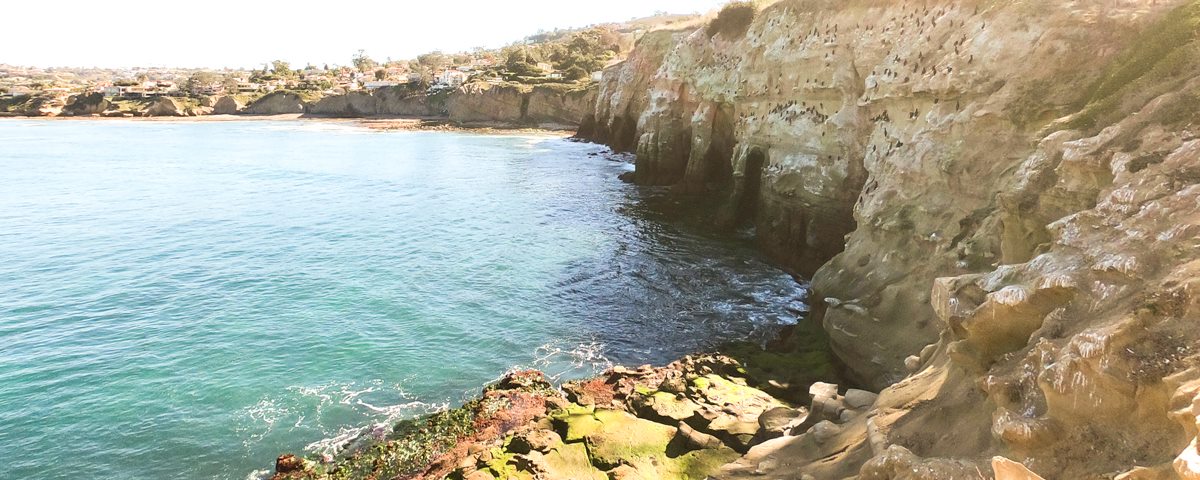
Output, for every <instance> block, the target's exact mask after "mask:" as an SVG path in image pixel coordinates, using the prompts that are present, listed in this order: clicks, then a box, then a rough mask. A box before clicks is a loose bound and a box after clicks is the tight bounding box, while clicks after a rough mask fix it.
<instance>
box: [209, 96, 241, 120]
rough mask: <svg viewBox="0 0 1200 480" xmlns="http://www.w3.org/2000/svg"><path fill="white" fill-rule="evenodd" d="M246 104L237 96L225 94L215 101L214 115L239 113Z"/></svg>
mask: <svg viewBox="0 0 1200 480" xmlns="http://www.w3.org/2000/svg"><path fill="white" fill-rule="evenodd" d="M245 107H246V106H245V105H243V104H242V102H241V101H240V100H238V99H237V97H232V96H224V97H221V98H218V99H217V100H216V102H214V103H213V107H212V108H213V115H237V114H238V113H241V111H242V109H243V108H245Z"/></svg>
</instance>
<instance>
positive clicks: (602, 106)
mask: <svg viewBox="0 0 1200 480" xmlns="http://www.w3.org/2000/svg"><path fill="white" fill-rule="evenodd" d="M684 35H686V33H685V32H674V31H667V30H659V31H653V32H650V33H647V34H646V35H645V36H643V37H642V38H641V40H639V41H638V43H637V46H636V48H634V50H633V51H632V52H631V53H630V54H629V58H628V59H626V60H625V61H624V62H621V63H620V64H617V65H615V66H613V67H612V68H609V69H608V70H605V72H604V74H603V76H602V77H601V81H600V85H599V86H598V87H597V92H596V98H597V99H596V106H595V109H594V110H593V111H592V112H590V114H585V115H584V119H583V123H582V125H580V128H579V133H578V136H579V138H582V139H584V140H591V141H594V142H598V143H604V144H606V145H609V146H610V147H612V149H613V150H614V151H617V152H632V151H634V149H635V148H636V147H637V132H638V119H639V118H640V116H641V114H642V112H645V111H646V110H647V109H648V108H649V96H648V95H647V94H646V93H647V92H648V91H649V90H650V82H651V81H652V80H653V78H654V75H655V74H656V73H657V72H658V70H659V68H661V67H662V65H663V59H664V57H665V56H666V55H667V53H668V52H670V51H671V49H672V48H673V47H674V46H675V44H676V42H677V41H678V39H679V38H681V37H682V36H684Z"/></svg>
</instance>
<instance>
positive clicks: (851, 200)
mask: <svg viewBox="0 0 1200 480" xmlns="http://www.w3.org/2000/svg"><path fill="white" fill-rule="evenodd" d="M1198 19H1200V7H1198V6H1197V5H1195V4H1192V3H1190V2H1181V1H1174V2H1131V1H1124V0H1093V1H1076V2H1049V3H1039V4H1038V5H1036V6H1035V5H1032V4H1025V3H1012V4H1006V3H996V2H983V1H978V2H975V1H967V2H943V3H913V2H907V3H895V2H883V1H865V0H860V1H850V2H844V1H838V2H835V1H832V0H829V1H815V0H806V1H800V0H794V1H782V2H778V3H776V4H774V5H772V6H770V7H768V8H767V9H766V10H765V11H762V12H760V13H759V15H758V17H757V19H756V20H755V21H754V22H753V23H752V24H751V25H750V26H749V28H748V31H747V32H746V34H745V35H744V36H738V37H737V38H727V37H725V36H724V34H722V35H718V36H716V37H712V38H710V37H709V35H708V34H707V33H706V32H704V31H702V30H701V31H695V32H657V33H654V34H650V35H648V36H647V37H645V38H644V39H643V40H642V42H641V43H640V44H639V47H638V50H637V51H635V53H634V54H633V55H632V56H631V57H630V60H629V61H627V62H625V63H624V64H621V65H618V66H615V67H613V68H612V69H610V70H609V71H607V72H606V73H605V77H604V81H603V82H602V83H601V86H600V89H599V98H598V100H597V103H596V107H595V110H594V113H593V115H592V116H591V117H589V118H588V119H587V120H586V121H585V123H584V126H585V128H583V129H581V136H584V137H585V138H591V139H595V140H599V141H603V142H606V143H609V144H610V145H612V146H613V148H614V149H617V150H636V152H637V172H636V174H635V176H634V177H635V181H636V182H638V183H642V184H648V185H671V186H674V187H675V188H674V189H675V191H677V192H679V193H680V194H681V195H692V196H694V198H697V199H699V201H705V202H708V201H712V200H713V199H716V200H718V204H719V206H718V207H717V208H716V209H715V210H714V211H713V218H714V219H715V221H716V222H717V223H719V224H722V225H725V226H729V227H735V226H753V227H754V228H755V230H754V231H755V233H756V236H757V238H758V241H759V243H760V244H761V245H762V247H763V248H764V249H765V251H766V252H768V253H769V254H771V255H773V256H774V257H776V258H777V259H779V260H780V261H781V262H783V263H784V264H785V265H787V266H789V267H791V268H794V269H795V270H797V271H800V272H803V273H806V274H812V275H813V287H814V290H815V295H814V298H818V299H824V301H823V302H822V304H821V305H814V310H815V320H816V321H819V322H821V324H822V325H823V327H824V328H825V330H826V332H827V333H828V335H829V337H830V342H831V344H832V347H833V349H834V351H835V353H836V354H837V355H838V357H839V358H840V359H841V360H842V362H844V364H845V367H846V370H847V373H848V374H849V375H850V376H852V377H853V378H855V379H857V380H858V381H859V382H860V383H862V384H864V385H868V386H872V387H875V388H885V387H886V388H885V389H884V390H883V392H882V394H881V396H880V398H879V400H878V402H877V403H876V404H875V406H874V408H873V410H872V411H871V412H870V413H869V414H867V415H863V416H861V417H857V418H855V419H853V420H851V421H849V422H847V423H845V424H842V425H832V424H830V425H829V426H828V428H820V429H817V428H814V429H813V431H810V432H809V433H805V434H803V435H799V436H795V437H784V438H782V439H777V440H772V441H770V442H767V443H764V444H762V445H759V446H756V447H755V448H754V449H752V450H751V451H750V452H749V454H748V455H747V456H746V457H744V458H743V459H742V460H739V461H738V462H735V463H734V464H731V465H729V466H728V467H727V469H726V472H725V475H724V476H721V478H741V477H742V476H745V477H747V478H749V477H751V476H755V477H756V478H761V477H763V476H765V477H766V478H798V476H799V475H802V474H810V475H813V477H814V478H844V477H850V476H855V475H858V476H859V478H871V479H877V478H897V479H899V478H906V479H911V478H930V479H933V478H939V479H941V478H979V476H980V472H992V471H993V468H992V465H991V458H992V457H993V456H1004V457H1007V458H1010V459H1014V460H1016V461H1017V462H1021V463H1023V464H1024V465H1025V466H1027V467H1028V468H1030V469H1031V470H1032V471H1034V472H1037V473H1039V474H1041V475H1043V476H1045V477H1046V478H1112V477H1114V476H1118V478H1128V479H1133V478H1200V456H1198V455H1200V454H1198V452H1197V450H1196V448H1197V447H1196V443H1195V440H1194V439H1195V437H1196V433H1197V425H1196V421H1197V420H1196V416H1197V414H1198V413H1200V403H1198V402H1200V399H1198V397H1197V392H1198V391H1200V355H1198V352H1197V351H1196V349H1197V348H1200V328H1198V327H1200V325H1198V323H1200V293H1198V290H1197V289H1198V288H1200V248H1198V247H1200V200H1198V199H1200V141H1198V140H1196V139H1195V134H1194V133H1193V132H1194V131H1195V123H1194V121H1195V120H1197V118H1196V115H1197V112H1198V111H1200V110H1198V108H1197V107H1200V100H1198V99H1200V96H1198V94H1200V80H1194V79H1196V78H1200V77H1198V76H1197V73H1200V48H1198V47H1197V44H1196V42H1195V38H1196V29H1197V27H1196V25H1198V24H1200V23H1198V22H1197V20H1198ZM631 124H636V127H631V126H630V125H631ZM1189 443H1190V446H1189ZM1181 452H1183V453H1181ZM1177 457H1178V460H1176V459H1177ZM997 463H998V464H999V465H1000V466H999V467H997V468H996V469H995V470H994V471H995V472H1001V471H1007V469H1008V468H1009V467H1011V468H1012V469H1019V468H1024V467H1019V466H1013V465H1009V466H1008V467H1006V466H1005V465H1008V464H1005V463H1004V461H1003V460H998V461H997ZM997 474H998V473H997ZM1120 475H1123V476H1120ZM985 476H990V475H985ZM1001 478H1004V477H1001ZM1007 478H1021V477H1007Z"/></svg>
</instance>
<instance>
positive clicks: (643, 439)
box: [584, 410, 675, 470]
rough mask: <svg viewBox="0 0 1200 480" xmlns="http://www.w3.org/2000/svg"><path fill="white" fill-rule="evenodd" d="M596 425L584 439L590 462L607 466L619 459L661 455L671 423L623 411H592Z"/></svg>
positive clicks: (671, 433) (670, 434)
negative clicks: (662, 422)
mask: <svg viewBox="0 0 1200 480" xmlns="http://www.w3.org/2000/svg"><path fill="white" fill-rule="evenodd" d="M595 417H596V421H598V422H599V424H600V425H599V428H597V429H596V430H594V431H592V432H591V433H590V434H589V435H587V436H586V438H585V439H584V440H585V441H586V442H587V447H588V453H589V454H590V455H591V458H592V463H593V464H595V465H597V466H599V467H601V468H604V469H606V470H607V469H610V468H614V467H616V466H617V465H621V464H623V463H634V462H637V461H639V460H643V459H649V458H654V457H657V456H665V455H666V452H667V445H668V444H669V443H671V439H672V438H674V437H675V427H670V426H667V425H663V424H661V423H656V422H652V421H650V420H644V419H641V418H638V417H635V416H633V415H630V414H628V413H626V412H620V411H615V410H601V411H598V412H596V416H595Z"/></svg>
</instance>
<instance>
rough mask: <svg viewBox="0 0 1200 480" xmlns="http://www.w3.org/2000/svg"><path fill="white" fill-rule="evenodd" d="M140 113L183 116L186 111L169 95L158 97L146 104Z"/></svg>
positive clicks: (149, 115)
mask: <svg viewBox="0 0 1200 480" xmlns="http://www.w3.org/2000/svg"><path fill="white" fill-rule="evenodd" d="M142 115H144V116H147V117H183V116H186V115H187V113H186V112H185V111H184V108H183V106H181V105H180V104H179V103H178V102H176V101H175V99H173V98H171V97H158V98H156V99H154V100H153V101H152V102H150V103H149V104H148V105H146V107H145V109H144V110H143V111H142Z"/></svg>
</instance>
